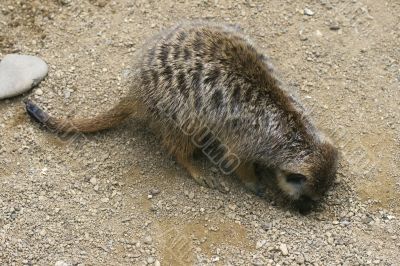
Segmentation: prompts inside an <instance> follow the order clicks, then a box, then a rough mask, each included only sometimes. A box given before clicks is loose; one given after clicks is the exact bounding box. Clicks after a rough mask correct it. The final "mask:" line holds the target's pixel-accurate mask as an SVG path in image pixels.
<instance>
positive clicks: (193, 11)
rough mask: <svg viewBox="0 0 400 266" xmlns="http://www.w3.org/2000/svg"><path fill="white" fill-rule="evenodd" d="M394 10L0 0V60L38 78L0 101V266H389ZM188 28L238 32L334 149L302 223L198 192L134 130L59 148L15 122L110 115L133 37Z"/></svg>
mask: <svg viewBox="0 0 400 266" xmlns="http://www.w3.org/2000/svg"><path fill="white" fill-rule="evenodd" d="M304 8H308V9H310V10H311V11H312V13H313V14H312V13H310V15H311V16H309V15H304ZM399 14H400V2H399V1H396V0H391V1H375V0H354V1H342V0H320V1H317V0H314V1H312V0H307V1H278V0H271V1H268V3H267V1H231V2H230V1H226V0H215V1H204V0H202V1H199V0H195V1H177V2H173V1H166V0H160V1H144V0H140V1H127V0H121V1H108V0H89V1H87V0H84V1H74V0H58V1H57V0H53V1H52V0H45V1H30V0H28V1H12V0H2V1H1V3H0V57H3V56H4V55H5V54H8V53H23V54H33V55H38V56H40V57H41V58H43V59H44V60H45V61H46V62H47V63H48V64H49V66H50V71H49V75H48V77H47V78H46V80H45V81H43V82H42V83H41V84H40V85H39V86H38V87H37V88H35V89H34V90H33V91H32V92H30V93H29V94H27V95H24V96H21V97H16V98H13V99H10V100H5V101H1V102H0V132H1V133H0V265H57V266H65V265H146V264H149V265H160V264H161V265H192V264H193V265H294V264H299V265H367V264H375V265H399V264H400V259H399V255H398V254H399V252H400V225H399V214H400V206H399V203H400V175H399V172H400V123H399V121H400V62H399V59H400V15H399ZM193 18H208V19H212V20H217V21H226V22H233V23H239V24H240V25H241V26H242V27H243V28H244V29H245V31H246V32H247V33H248V34H249V35H250V36H252V38H253V39H254V40H255V41H256V42H257V43H258V44H259V45H260V46H261V47H262V49H264V51H265V53H266V54H268V55H269V56H271V57H272V58H273V61H274V62H275V65H276V67H277V68H278V70H279V71H280V73H281V75H282V78H283V80H284V81H285V82H286V83H287V84H288V86H291V87H293V88H295V89H296V90H297V91H298V95H299V98H301V100H302V102H303V103H304V105H305V106H306V107H307V108H308V109H309V110H310V115H311V116H312V117H313V118H314V119H315V121H316V123H317V124H318V125H319V126H320V127H321V128H322V129H324V130H325V131H326V132H327V134H328V135H330V136H331V137H332V138H333V139H334V141H335V142H336V143H337V145H338V147H340V150H341V163H340V170H339V174H338V181H337V182H336V184H335V186H334V188H333V189H332V191H331V192H330V193H329V195H328V197H327V199H326V202H325V203H323V204H322V206H321V207H320V208H318V209H317V210H316V211H315V212H313V213H311V214H309V215H307V216H302V215H299V214H298V213H296V212H295V211H292V210H290V209H288V208H286V207H285V206H284V204H282V203H279V202H278V201H276V200H275V199H274V198H273V197H268V196H267V197H266V198H260V197H257V196H255V195H252V194H251V193H249V192H248V191H246V190H245V189H244V188H243V186H242V185H241V184H240V183H239V182H238V181H237V180H236V179H235V178H234V177H221V178H222V179H223V181H224V183H225V185H226V187H227V190H229V191H228V192H227V193H221V192H220V191H216V190H211V189H207V188H202V187H199V186H198V185H197V184H196V183H195V182H194V181H193V180H191V179H190V178H189V177H188V175H187V173H186V172H185V171H184V170H183V169H182V168H181V167H179V166H178V165H177V164H176V163H175V162H174V159H173V158H171V157H169V156H168V155H167V154H166V153H165V151H164V150H163V149H162V148H161V147H160V145H159V142H158V140H157V139H156V137H155V136H154V135H153V134H152V133H151V131H149V130H148V129H147V128H146V123H145V121H137V120H133V119H131V120H129V121H127V122H126V123H124V124H123V125H122V126H120V127H118V128H115V129H112V130H108V131H105V132H101V133H96V134H92V135H86V136H77V138H66V137H63V136H56V135H54V134H52V133H50V132H48V131H45V130H43V129H42V128H40V127H39V126H38V125H37V124H35V123H33V122H32V121H31V120H30V119H28V118H27V116H26V115H25V113H24V109H23V104H22V100H23V99H24V98H26V97H30V98H32V99H34V100H35V101H36V102H38V103H40V104H41V105H42V106H44V108H45V109H46V110H48V111H49V112H50V113H51V114H54V115H79V116H90V115H93V114H96V113H99V112H101V111H103V110H106V109H108V108H109V107H110V106H112V105H113V104H114V103H115V102H116V101H118V99H119V98H120V97H121V95H123V94H124V92H126V90H127V85H126V83H127V82H129V81H127V78H126V77H127V76H128V75H129V72H130V68H129V65H130V64H131V62H132V60H133V58H132V55H133V53H134V52H135V50H136V49H137V48H138V47H139V46H140V44H141V43H142V42H143V41H144V40H145V38H147V37H149V36H151V35H152V34H154V33H155V32H157V31H158V30H159V29H161V28H163V27H165V26H169V25H172V24H174V23H175V22H176V21H178V20H181V19H193ZM200 163H202V164H203V166H204V170H205V171H206V172H207V174H210V175H221V174H220V173H218V172H217V171H215V169H214V168H213V167H212V165H210V164H207V162H202V161H201V162H200ZM149 195H152V196H149Z"/></svg>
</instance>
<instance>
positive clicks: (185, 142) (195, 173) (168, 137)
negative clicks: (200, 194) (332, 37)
mask: <svg viewBox="0 0 400 266" xmlns="http://www.w3.org/2000/svg"><path fill="white" fill-rule="evenodd" d="M167 132H168V133H167V134H164V136H163V144H164V146H166V147H167V149H168V150H169V151H170V153H171V154H172V155H174V156H175V158H176V161H177V162H178V163H179V164H180V165H181V166H182V167H183V168H185V169H186V170H187V171H188V173H189V174H190V176H191V177H192V178H193V179H194V180H195V181H196V182H197V183H198V184H199V185H201V186H205V187H209V188H213V189H214V188H216V187H217V184H216V181H215V180H214V179H212V178H208V177H207V176H206V175H202V174H201V171H200V169H199V168H198V167H197V166H195V165H194V164H193V163H192V162H191V160H192V157H193V153H194V151H195V150H196V149H197V147H196V146H195V145H194V144H193V143H192V140H191V138H190V136H186V135H184V134H182V133H181V132H179V131H175V130H169V131H167Z"/></svg>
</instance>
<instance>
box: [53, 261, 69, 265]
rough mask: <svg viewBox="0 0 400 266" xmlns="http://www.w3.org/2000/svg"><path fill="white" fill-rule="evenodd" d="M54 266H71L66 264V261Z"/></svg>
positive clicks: (58, 262)
mask: <svg viewBox="0 0 400 266" xmlns="http://www.w3.org/2000/svg"><path fill="white" fill-rule="evenodd" d="M54 266H70V264H69V263H66V262H65V261H62V260H59V261H57V262H56V263H55V264H54Z"/></svg>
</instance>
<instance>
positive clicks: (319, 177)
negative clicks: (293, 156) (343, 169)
mask: <svg viewBox="0 0 400 266" xmlns="http://www.w3.org/2000/svg"><path fill="white" fill-rule="evenodd" d="M337 161H338V152H337V149H336V148H335V147H334V146H333V145H332V144H331V142H330V141H329V140H324V141H322V142H321V143H318V144H315V147H314V148H313V151H312V152H311V153H310V154H309V155H307V156H305V157H304V158H301V159H300V160H295V161H294V162H289V163H287V164H283V165H281V166H280V167H279V168H277V169H276V170H275V171H276V172H275V175H276V182H277V184H278V187H279V188H280V190H282V192H283V193H284V194H285V195H286V196H287V197H288V198H289V199H291V200H292V201H293V202H294V204H295V206H296V207H298V209H299V210H300V211H301V212H308V211H309V210H310V209H311V207H312V205H313V203H314V202H316V201H318V200H319V199H321V197H322V196H323V195H324V194H325V193H326V191H327V190H328V189H329V188H330V186H331V185H332V183H333V181H334V179H335V176H336V169H337Z"/></svg>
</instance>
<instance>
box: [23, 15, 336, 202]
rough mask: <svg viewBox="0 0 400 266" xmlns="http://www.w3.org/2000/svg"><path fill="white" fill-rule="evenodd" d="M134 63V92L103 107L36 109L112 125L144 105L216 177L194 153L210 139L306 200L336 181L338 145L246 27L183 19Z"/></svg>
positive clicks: (67, 122)
mask: <svg viewBox="0 0 400 266" xmlns="http://www.w3.org/2000/svg"><path fill="white" fill-rule="evenodd" d="M131 70H132V77H131V79H130V84H129V86H130V89H129V92H128V95H127V96H126V97H124V98H123V99H122V100H120V102H119V103H118V104H117V105H116V106H115V107H113V108H111V109H110V110H109V111H108V112H105V113H103V114H100V115H98V116H96V117H93V118H83V119H62V118H55V117H52V116H49V115H48V114H47V113H46V112H44V111H43V110H42V109H41V108H40V107H38V106H37V105H36V104H34V103H33V102H32V101H27V102H26V110H27V112H28V114H29V115H30V116H32V117H33V118H34V119H36V120H37V121H39V122H40V123H42V124H44V125H46V126H48V127H50V128H53V129H57V130H60V131H68V132H94V131H99V130H103V129H107V128H110V127H113V126H116V125H118V124H120V123H121V122H122V121H123V120H125V118H127V117H128V116H129V115H131V114H133V113H137V112H142V113H143V114H144V115H146V117H147V118H148V119H149V121H151V122H152V124H153V125H154V128H155V129H156V131H157V132H158V134H159V135H160V136H161V140H162V143H163V144H164V146H165V147H166V148H167V150H168V151H169V152H170V153H171V154H173V155H174V156H175V158H176V160H177V162H178V163H179V164H180V165H182V166H183V167H184V168H185V169H186V170H187V171H188V172H189V174H190V175H191V176H192V177H193V178H194V180H196V181H197V182H198V183H199V184H202V185H207V186H210V187H213V185H214V183H213V181H212V180H211V181H210V180H207V179H206V178H204V177H203V175H202V174H201V171H200V170H199V169H198V168H196V167H195V166H194V164H193V162H192V160H191V159H192V156H193V154H194V153H195V152H196V151H198V150H199V149H202V150H203V151H204V150H205V149H207V148H208V147H211V146H213V145H208V143H210V141H209V140H210V139H212V142H213V143H214V144H215V143H219V144H223V145H224V151H223V152H222V153H221V154H223V155H222V157H223V158H225V157H224V156H225V155H226V154H227V150H229V154H230V156H232V158H233V159H234V160H230V161H229V162H230V166H231V168H233V169H234V170H235V172H236V174H237V175H238V176H239V177H240V179H241V180H242V181H243V182H244V183H245V185H246V186H247V187H248V188H250V189H251V190H253V191H255V192H257V191H259V190H260V189H264V184H265V182H264V181H265V179H273V180H274V182H275V184H276V185H277V187H278V189H279V190H280V191H281V192H283V193H282V194H283V195H285V197H286V198H288V199H289V200H290V201H291V202H294V203H296V204H297V205H298V206H299V208H303V209H306V208H308V206H309V205H310V204H309V203H310V202H314V201H317V200H319V199H320V198H321V196H323V195H324V194H325V192H326V191H327V190H328V189H329V187H330V186H331V184H332V183H333V181H334V178H335V175H336V169H337V161H338V152H337V149H336V148H335V146H334V145H333V144H332V142H331V141H330V140H329V139H328V138H327V137H326V136H325V135H324V134H323V133H322V132H321V131H319V130H318V129H317V128H316V127H315V126H314V125H313V123H312V122H311V120H310V118H309V117H308V116H307V115H306V113H305V110H304V108H303V107H302V105H301V104H300V103H299V101H298V100H297V99H295V98H294V97H293V96H292V95H291V94H290V93H289V92H288V90H286V89H285V88H284V87H283V85H282V84H281V83H280V82H279V81H278V79H277V78H276V77H275V75H274V73H273V72H274V71H273V69H272V68H271V64H270V62H269V60H268V59H267V57H266V56H265V55H264V54H263V53H262V52H260V49H259V48H257V47H256V46H255V45H254V44H253V43H252V41H250V39H249V38H248V37H247V36H246V35H245V34H244V33H243V32H242V30H241V29H240V28H238V27H236V26H230V25H223V24H216V23H211V22H204V21H197V22H190V23H180V24H178V25H176V26H174V27H172V28H169V29H167V30H165V31H162V32H161V33H159V34H158V35H156V36H155V37H153V38H151V39H150V40H149V41H147V42H146V43H145V45H144V46H143V47H142V48H141V49H140V50H139V51H138V52H137V54H136V56H135V58H134V61H133V64H132V68H131ZM199 131H206V134H199ZM194 135H197V142H196V141H194V140H195V138H194ZM214 140H215V141H214ZM204 143H206V144H207V145H206V144H204ZM214 146H215V145H214ZM232 162H233V163H232ZM228 164H229V163H228ZM254 165H257V166H258V167H257V168H258V170H257V171H254ZM260 169H261V170H260Z"/></svg>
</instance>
